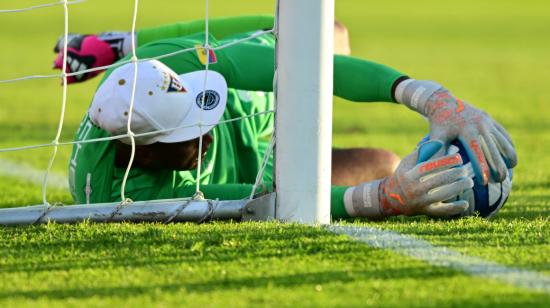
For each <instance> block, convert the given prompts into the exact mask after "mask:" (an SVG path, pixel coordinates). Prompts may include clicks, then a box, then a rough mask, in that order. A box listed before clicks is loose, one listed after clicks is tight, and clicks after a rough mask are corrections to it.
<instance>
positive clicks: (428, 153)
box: [416, 139, 446, 164]
mask: <svg viewBox="0 0 550 308" xmlns="http://www.w3.org/2000/svg"><path fill="white" fill-rule="evenodd" d="M445 148H446V147H445V143H444V142H443V141H441V140H438V139H430V140H428V141H426V142H423V143H422V144H420V145H419V146H418V159H417V160H416V163H417V164H419V163H423V162H425V161H427V160H428V159H430V158H432V157H434V156H437V157H439V156H442V155H443V154H444V150H445ZM436 154H440V155H436Z"/></svg>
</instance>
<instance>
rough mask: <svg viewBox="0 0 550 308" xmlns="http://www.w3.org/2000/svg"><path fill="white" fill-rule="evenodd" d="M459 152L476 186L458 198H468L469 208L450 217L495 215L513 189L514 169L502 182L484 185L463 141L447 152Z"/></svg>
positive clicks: (452, 146) (488, 216)
mask: <svg viewBox="0 0 550 308" xmlns="http://www.w3.org/2000/svg"><path fill="white" fill-rule="evenodd" d="M428 139H429V136H427V137H425V138H424V139H422V141H421V142H424V141H427V140H428ZM453 153H459V154H460V156H461V157H462V161H463V164H464V165H465V167H466V170H467V172H468V176H469V177H471V178H473V179H474V187H472V188H471V189H468V190H466V191H465V192H464V193H463V194H461V195H459V196H458V197H457V198H456V199H453V200H448V201H456V200H466V201H468V203H469V205H470V206H469V208H468V209H466V211H464V212H463V213H462V214H459V215H456V216H453V217H450V218H459V217H464V216H474V215H479V216H480V217H483V218H491V217H493V216H494V215H495V214H496V213H498V211H500V209H501V208H502V207H503V206H504V204H505V203H506V201H507V200H508V196H509V195H510V191H511V190H512V175H513V172H512V169H508V176H507V177H506V179H504V181H502V182H500V183H499V182H494V181H492V180H489V184H487V185H482V184H478V183H477V182H476V181H475V176H474V169H473V168H472V163H471V162H470V158H469V157H468V155H467V154H466V150H465V149H464V147H463V146H462V143H460V142H458V141H455V142H453V143H452V145H451V146H450V147H449V149H447V154H453Z"/></svg>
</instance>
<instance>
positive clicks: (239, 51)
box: [106, 34, 404, 102]
mask: <svg viewBox="0 0 550 308" xmlns="http://www.w3.org/2000/svg"><path fill="white" fill-rule="evenodd" d="M202 43H203V39H202V35H200V34H197V35H195V36H188V37H183V38H176V39H169V40H162V41H157V42H154V43H151V44H149V45H146V46H143V47H141V48H139V49H138V50H137V54H138V57H139V58H144V57H155V56H159V55H162V54H166V53H171V52H176V51H178V50H181V49H183V48H193V47H196V46H199V45H201V44H202ZM222 43H223V41H221V42H220V43H217V42H216V40H215V39H214V38H213V37H212V39H211V44H212V46H213V47H216V46H219V45H221V44H222ZM215 55H216V59H217V62H216V63H212V64H210V65H209V69H210V70H213V71H217V72H219V73H220V74H222V75H223V76H224V77H225V79H226V81H227V84H228V86H229V87H231V88H235V89H241V90H252V91H272V90H273V75H274V67H275V63H274V59H275V50H274V48H273V47H272V46H267V45H261V44H257V43H250V42H244V43H240V44H236V45H233V46H230V47H227V48H223V49H218V50H215ZM160 61H162V62H164V63H165V64H166V65H168V66H169V67H170V68H172V69H173V70H174V71H175V72H176V73H178V74H184V73H187V72H191V71H196V70H200V69H204V66H203V65H202V64H201V63H200V62H199V61H198V56H197V53H196V52H194V51H191V52H184V53H180V54H177V55H174V56H171V57H167V58H163V59H161V60H160ZM106 75H108V73H107V74H106ZM402 76H404V75H403V74H402V73H400V72H398V71H396V70H394V69H392V68H390V67H387V66H384V65H382V64H378V63H375V62H372V61H368V60H362V59H358V58H354V57H349V56H341V55H336V56H334V90H333V91H334V94H335V95H336V96H339V97H341V98H344V99H347V100H351V101H358V102H393V99H392V95H391V91H392V86H393V84H394V82H395V81H396V80H397V79H399V78H400V77H402Z"/></svg>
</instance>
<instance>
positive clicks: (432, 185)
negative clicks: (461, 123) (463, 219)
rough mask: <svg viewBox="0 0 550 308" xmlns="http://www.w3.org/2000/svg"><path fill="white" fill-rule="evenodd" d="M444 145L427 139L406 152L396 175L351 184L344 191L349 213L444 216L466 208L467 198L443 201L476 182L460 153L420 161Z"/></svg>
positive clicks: (372, 216)
mask: <svg viewBox="0 0 550 308" xmlns="http://www.w3.org/2000/svg"><path fill="white" fill-rule="evenodd" d="M443 146H444V145H443V143H442V142H441V141H438V140H431V141H427V142H425V143H423V144H422V145H420V147H419V148H417V149H416V150H415V151H414V152H413V153H411V154H409V155H408V156H406V157H405V158H404V159H403V160H402V161H401V163H400V164H399V166H398V167H397V169H396V171H395V173H394V174H393V175H391V176H389V177H386V178H384V179H381V180H376V181H372V182H367V183H363V184H360V185H357V186H354V187H350V188H348V189H347V190H346V192H345V195H344V204H345V207H346V211H347V212H348V214H350V215H351V216H355V217H368V218H372V219H379V218H383V217H387V216H395V215H401V214H402V215H407V216H414V215H429V216H438V217H441V216H451V215H456V214H460V213H462V212H464V210H466V209H467V208H468V202H467V201H464V200H460V201H454V202H443V201H445V200H450V199H453V198H455V197H456V196H458V195H459V194H461V193H463V192H464V191H465V190H467V189H469V188H471V187H472V186H473V181H472V179H471V178H468V177H467V173H466V170H465V168H464V167H463V166H462V158H461V157H460V155H459V154H452V155H447V156H443V157H439V158H435V159H431V160H428V161H426V162H423V163H420V164H418V163H417V162H418V161H422V160H425V159H426V158H431V157H432V156H433V155H434V154H436V153H438V152H440V150H441V149H443Z"/></svg>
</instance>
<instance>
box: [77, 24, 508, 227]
mask: <svg viewBox="0 0 550 308" xmlns="http://www.w3.org/2000/svg"><path fill="white" fill-rule="evenodd" d="M178 27H181V25H173V26H166V27H162V28H159V29H157V31H158V32H157V34H158V33H160V35H158V37H163V34H162V33H165V34H167V33H171V32H170V31H168V29H172V30H173V29H177V28H178ZM141 35H142V32H140V34H139V35H138V38H139V39H142V36H141ZM166 36H169V35H166ZM166 36H164V37H166ZM203 36H204V35H199V36H193V35H191V36H183V37H178V38H171V39H164V40H159V41H154V42H152V43H149V44H146V45H144V46H142V47H140V48H139V49H138V51H137V54H138V57H139V58H144V57H154V56H158V55H161V54H166V53H171V52H175V51H178V50H181V49H186V48H193V47H196V46H197V45H201V44H203V42H202V39H203ZM231 39H234V38H227V39H225V40H220V41H217V40H216V39H215V38H214V37H210V39H209V40H210V44H211V46H213V47H215V46H218V45H221V44H223V43H225V42H226V40H231ZM273 59H274V48H273V39H272V37H270V36H268V35H266V36H262V37H260V38H259V39H258V40H257V41H256V42H247V43H241V44H237V45H234V46H232V47H228V48H225V49H221V50H218V51H216V52H215V53H214V52H212V53H211V54H209V55H208V56H205V55H204V54H203V53H201V50H199V52H198V53H189V52H186V53H180V54H177V55H174V56H171V57H167V58H163V59H162V62H163V63H164V64H162V63H160V62H159V61H147V62H142V63H140V64H139V72H140V74H139V75H138V76H140V77H138V83H137V89H138V92H137V94H136V101H135V106H134V115H133V118H132V128H133V131H134V133H144V132H147V131H153V130H159V129H163V128H164V129H166V128H173V127H176V126H178V127H180V126H185V129H183V130H182V129H176V130H169V131H165V132H163V133H158V134H153V135H147V136H142V137H137V138H136V143H137V144H138V146H137V148H136V160H135V165H134V166H135V167H136V168H134V169H132V172H131V174H130V177H129V180H128V183H127V186H126V187H127V194H128V196H129V197H130V198H132V199H134V200H145V199H163V198H173V197H184V196H190V195H192V194H193V193H194V178H195V177H194V176H195V175H194V172H195V171H194V170H193V169H194V168H195V167H196V160H195V159H194V158H195V157H197V154H198V150H199V147H198V144H197V143H198V142H197V138H198V137H199V136H200V135H201V134H204V133H207V132H208V131H209V130H210V129H211V128H212V127H213V129H212V130H211V131H210V133H208V134H205V135H204V136H203V139H204V141H205V144H204V147H203V148H202V151H203V153H201V154H202V155H204V164H205V165H204V166H203V167H204V170H205V172H204V173H203V174H202V176H201V179H200V181H201V182H202V184H204V186H202V190H203V192H204V193H205V195H206V197H207V198H223V199H233V198H241V197H243V196H245V195H247V194H248V193H249V192H250V189H251V185H249V184H241V183H251V182H253V177H252V175H254V176H255V174H256V172H257V171H258V167H259V157H261V154H260V153H262V152H263V151H265V147H263V146H262V143H261V142H260V140H259V139H260V138H261V137H262V136H264V135H265V134H266V132H268V131H271V129H272V124H273V123H272V116H270V115H264V116H260V117H251V118H245V119H241V120H239V121H236V122H231V124H229V123H224V124H221V125H217V126H215V127H214V125H215V124H216V123H217V122H218V121H219V120H220V118H221V119H223V120H228V119H232V118H236V117H241V116H246V115H249V114H253V113H257V112H262V111H266V110H268V109H270V108H271V101H270V100H269V99H268V98H266V97H265V96H264V97H263V98H261V97H260V98H257V99H255V100H254V104H252V105H247V104H243V102H241V101H240V100H239V91H235V90H227V86H226V83H227V85H229V87H231V88H238V89H246V90H253V91H271V90H272V78H273V73H274V72H273V67H274V63H273ZM68 61H71V59H68ZM205 61H209V62H210V63H209V68H210V69H211V70H212V71H214V72H210V73H209V80H210V82H209V83H208V85H207V91H206V92H205V94H203V93H200V92H201V91H202V87H200V85H201V83H200V82H201V81H202V80H203V78H204V77H203V76H204V73H201V70H203V69H204V64H205ZM334 61H335V76H334V77H335V78H334V79H335V82H334V93H335V94H336V95H338V96H340V97H343V98H345V99H349V100H354V101H362V102H370V101H387V102H394V101H395V100H397V101H398V102H400V103H403V104H405V105H407V106H408V107H409V108H411V109H413V110H416V111H418V112H420V113H421V114H423V115H425V116H427V117H428V119H429V120H430V124H431V131H432V133H431V136H432V138H433V139H432V140H430V141H428V142H426V143H424V144H422V145H421V146H420V147H419V148H417V149H416V150H415V151H414V152H413V153H411V154H410V155H409V156H407V157H406V158H405V159H404V160H403V161H402V162H401V164H400V165H399V167H398V169H397V170H396V171H395V173H394V174H393V175H391V176H388V177H386V178H383V179H381V180H375V181H371V182H365V183H362V184H359V185H357V186H352V187H340V186H334V187H333V189H332V215H333V217H335V218H339V217H349V216H361V217H370V218H381V217H385V216H389V215H398V214H405V215H418V214H427V215H431V216H448V215H453V214H458V213H460V212H461V211H462V210H464V209H465V208H466V206H467V204H465V202H466V201H455V202H447V203H443V202H442V201H444V200H449V199H451V198H453V197H455V196H456V195H458V194H460V193H461V192H462V191H464V190H465V189H468V188H470V187H471V186H472V181H471V179H469V178H467V177H466V176H465V171H464V170H463V168H462V167H460V166H461V164H462V162H461V159H460V156H458V155H447V156H441V155H440V152H441V151H442V149H443V148H444V147H445V145H446V144H447V143H448V142H450V141H452V140H455V139H459V140H461V141H462V142H463V143H464V144H465V145H466V147H467V149H468V151H469V155H470V156H471V157H472V160H473V162H474V164H473V165H474V167H475V170H476V172H477V173H478V174H479V175H480V176H478V177H477V178H480V179H481V181H484V182H486V181H487V180H488V177H489V176H492V177H494V178H495V179H497V180H498V179H502V178H503V177H505V176H506V167H507V166H514V165H515V163H516V157H515V151H514V149H513V146H512V144H511V142H510V140H509V137H508V136H507V134H506V132H505V131H504V130H503V129H502V128H501V127H500V126H499V125H498V124H497V123H495V122H494V121H493V120H492V119H490V118H489V117H488V116H487V115H486V114H484V113H482V112H481V111H479V110H477V109H475V108H474V107H471V106H470V105H468V104H466V103H464V102H462V101H459V100H457V99H455V98H454V97H453V96H452V95H451V94H450V93H449V92H448V91H447V90H445V89H444V88H442V87H441V86H439V85H437V84H435V83H433V82H426V81H416V80H412V79H409V78H408V77H406V76H404V75H402V74H401V73H399V72H397V71H395V70H393V69H390V68H388V67H385V66H382V65H379V64H375V63H372V62H368V61H364V60H360V59H356V58H351V57H346V56H335V59H334ZM132 70H133V66H132V65H124V66H121V67H120V68H116V69H111V70H109V71H107V73H106V75H105V77H104V80H103V81H102V84H101V85H100V87H99V88H98V91H97V93H96V95H95V97H94V100H93V102H92V105H91V107H90V110H89V112H88V114H87V115H86V117H85V119H84V121H83V122H82V125H81V127H80V129H79V131H78V133H77V139H78V140H87V139H94V138H100V137H106V136H109V135H111V134H121V133H122V134H123V133H125V131H126V124H125V123H126V121H127V116H128V114H127V110H128V104H129V91H130V90H129V89H130V88H131V85H130V84H131V82H128V81H131V80H132V76H133V71H132ZM215 72H217V73H219V74H217V73H215ZM245 93H247V94H250V93H251V92H245ZM174 95H178V100H179V103H178V104H173V100H174V99H175V97H176V96H174ZM203 96H204V97H205V100H204V102H202V100H201V99H199V97H203ZM260 96H262V95H260ZM199 101H201V103H200V105H201V106H202V107H203V109H204V110H203V111H202V112H199V113H201V114H202V115H204V119H207V120H209V122H208V121H206V122H205V123H209V124H211V125H210V126H206V127H202V130H201V129H199V128H197V127H196V126H192V127H190V125H192V124H194V123H197V121H198V120H197V115H198V113H197V110H196V109H197V107H196V106H198V105H199ZM228 101H229V103H228ZM170 104H172V105H170ZM152 106H153V107H152ZM206 114H208V116H206ZM128 142H129V141H128V140H122V141H112V142H102V143H84V144H78V145H76V146H75V148H74V150H73V154H72V158H71V163H70V179H71V189H72V192H73V196H74V197H75V199H76V201H77V202H80V203H84V202H106V201H115V200H116V199H117V198H119V196H118V192H119V191H120V185H121V181H122V176H123V173H124V165H125V164H126V163H127V161H128V157H129V152H130V150H129V146H128ZM436 154H437V155H438V158H432V157H433V156H434V155H436ZM251 162H253V163H251ZM189 169H191V170H189ZM181 170H186V171H181ZM356 172H358V173H361V170H356ZM270 176H271V172H267V173H266V175H265V176H264V181H265V182H269V181H270V179H271V178H270ZM267 186H269V185H267Z"/></svg>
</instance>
